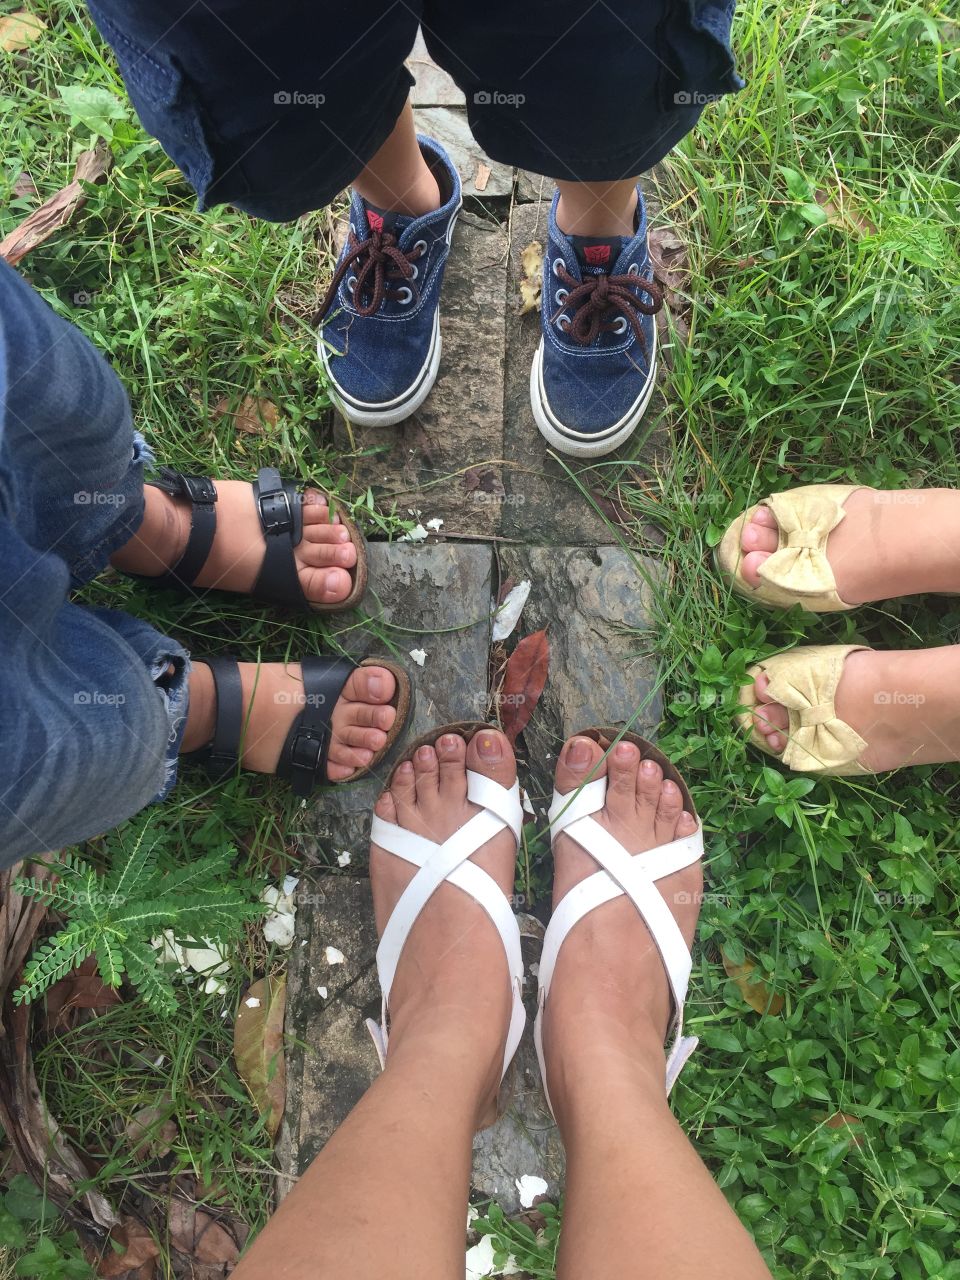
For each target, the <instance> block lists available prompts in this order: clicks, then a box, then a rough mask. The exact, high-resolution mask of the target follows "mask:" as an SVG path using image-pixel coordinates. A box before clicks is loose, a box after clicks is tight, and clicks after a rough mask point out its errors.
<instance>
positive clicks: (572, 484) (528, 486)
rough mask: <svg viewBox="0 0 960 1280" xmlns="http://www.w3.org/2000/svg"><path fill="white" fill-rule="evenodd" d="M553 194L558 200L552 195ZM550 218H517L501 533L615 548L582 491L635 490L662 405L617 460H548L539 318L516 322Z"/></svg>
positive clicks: (654, 441) (527, 211)
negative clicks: (526, 276) (624, 484)
mask: <svg viewBox="0 0 960 1280" xmlns="http://www.w3.org/2000/svg"><path fill="white" fill-rule="evenodd" d="M549 194H550V197H551V198H552V190H551V191H550V193H549ZM548 213H549V204H548V202H547V201H543V202H536V201H532V202H530V203H527V204H515V205H514V207H513V210H512V215H511V237H510V271H509V284H508V292H507V306H506V355H505V366H504V367H505V379H506V381H505V385H504V405H503V413H504V425H503V438H504V455H503V456H504V459H505V464H504V487H505V490H506V499H505V503H504V514H503V520H502V522H501V526H500V532H501V534H502V535H503V536H504V537H505V538H509V539H520V540H522V541H525V542H537V543H559V544H563V545H566V544H570V543H587V544H598V543H604V542H611V541H613V540H614V535H613V532H612V530H611V527H610V524H609V522H608V520H605V519H604V517H603V516H602V515H600V514H599V513H598V512H597V510H596V508H595V507H594V505H593V503H592V502H591V501H590V500H589V499H588V498H587V497H585V496H584V494H583V493H582V492H581V491H580V488H578V484H579V485H580V486H582V487H583V489H585V490H586V491H587V493H590V494H593V495H595V496H600V497H601V498H602V497H605V496H606V495H608V494H609V493H610V492H611V491H613V490H614V488H615V485H616V482H617V480H618V479H632V480H633V482H634V483H636V479H635V477H634V475H633V473H634V470H635V468H636V466H637V463H638V462H639V463H640V464H641V465H649V463H650V462H651V461H652V460H653V459H654V458H655V457H656V454H657V450H658V448H662V447H663V437H662V435H661V427H660V425H659V422H660V417H661V411H662V408H663V402H662V399H661V398H660V396H659V392H656V393H655V394H654V397H653V400H652V402H651V406H650V408H649V409H648V410H647V414H646V416H645V418H644V420H643V422H642V423H641V425H640V427H639V429H638V430H637V432H636V434H635V435H634V436H633V438H632V440H631V441H630V442H629V443H628V444H627V445H625V446H624V448H623V449H622V450H620V451H618V452H617V453H613V454H609V455H607V457H605V458H601V459H598V465H597V466H589V465H586V464H585V463H584V462H583V461H582V460H579V459H576V458H569V457H565V458H564V459H563V462H560V461H558V460H556V459H555V458H554V457H551V456H550V450H549V446H548V445H547V442H546V441H545V440H544V439H543V437H542V436H541V435H540V432H539V431H538V430H537V426H536V423H535V422H534V418H533V411H532V410H531V408H530V366H531V363H532V361H533V355H534V352H535V350H536V348H537V345H538V343H539V342H540V316H539V314H538V313H537V312H528V313H527V314H526V315H523V316H521V315H519V314H518V312H519V304H520V295H519V281H520V279H521V277H522V274H523V269H522V266H521V255H522V253H523V250H524V249H525V248H526V246H527V245H528V244H529V243H530V242H531V241H533V240H537V241H539V242H540V244H541V245H543V244H545V242H546V234H547V216H548ZM628 455H629V457H628ZM601 506H602V503H601Z"/></svg>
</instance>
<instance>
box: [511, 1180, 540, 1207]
mask: <svg viewBox="0 0 960 1280" xmlns="http://www.w3.org/2000/svg"><path fill="white" fill-rule="evenodd" d="M514 1182H515V1185H516V1188H517V1194H518V1195H519V1197H520V1203H521V1204H522V1205H523V1207H524V1209H529V1208H531V1207H532V1205H533V1202H534V1200H536V1198H537V1196H543V1195H546V1193H547V1184H546V1182H544V1180H543V1178H538V1177H537V1176H536V1174H533V1173H525V1174H524V1175H523V1177H522V1178H516V1179H514Z"/></svg>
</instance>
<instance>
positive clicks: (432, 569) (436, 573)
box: [299, 542, 492, 868]
mask: <svg viewBox="0 0 960 1280" xmlns="http://www.w3.org/2000/svg"><path fill="white" fill-rule="evenodd" d="M368 554H369V567H370V585H369V589H368V594H367V598H366V600H365V602H364V611H365V612H366V613H367V615H368V616H369V617H371V618H374V619H376V622H377V630H378V631H380V632H382V634H383V636H384V637H385V640H386V643H382V644H378V643H376V641H375V640H374V636H373V633H372V632H371V631H370V630H369V629H367V628H366V627H357V626H356V625H355V622H354V621H353V620H352V618H351V617H350V615H347V620H346V621H343V622H340V623H339V626H338V628H336V627H335V628H334V629H333V632H332V634H333V638H334V642H335V644H336V645H337V646H338V647H340V648H342V649H344V650H345V651H346V652H348V653H352V654H354V655H355V656H359V655H360V654H363V655H365V656H366V655H370V656H376V655H377V654H382V655H384V656H387V657H392V658H393V660H394V661H396V662H399V663H400V664H401V665H402V666H403V667H405V668H406V670H407V672H408V673H409V675H410V679H411V681H412V684H413V691H414V702H413V714H412V716H411V719H410V722H409V726H408V728H407V731H406V733H405V735H404V739H402V740H401V741H400V742H399V743H398V745H397V747H396V749H395V751H394V752H393V753H392V756H391V757H390V758H388V759H387V760H385V761H383V762H382V763H381V765H380V766H379V767H378V768H377V769H376V770H375V771H374V773H373V774H371V775H370V777H368V778H365V779H363V780H361V781H360V782H356V783H352V784H350V785H348V786H343V787H332V788H330V789H328V790H325V791H323V792H320V793H319V795H318V796H317V797H316V798H315V799H313V800H312V801H310V803H309V804H308V806H307V807H306V809H305V810H304V811H303V822H302V830H301V832H300V833H299V838H300V842H301V844H302V846H303V851H304V856H305V858H306V861H307V862H308V864H309V863H310V862H315V861H323V862H325V864H326V865H333V863H332V859H331V858H330V856H329V855H330V854H331V851H336V850H341V849H347V850H349V851H350V854H351V856H352V858H353V866H354V867H357V868H363V867H365V866H366V862H367V854H368V850H369V844H370V815H371V810H372V808H373V804H374V801H375V800H376V798H377V796H378V795H379V794H380V791H381V790H382V789H383V786H384V783H385V781H386V778H387V776H388V774H389V772H390V764H391V759H392V758H395V757H396V756H397V755H399V754H401V753H402V752H403V750H404V749H405V748H404V741H406V742H410V741H412V740H413V739H414V738H416V737H417V736H419V735H420V734H422V733H426V732H427V731H429V730H432V729H434V728H435V727H436V726H438V725H441V724H446V723H449V722H451V721H456V720H475V719H477V718H478V717H480V716H482V715H483V711H484V708H485V706H486V689H487V662H488V653H489V647H490V599H491V572H492V553H491V550H490V547H489V546H487V545H484V544H482V543H450V542H445V543H437V542H432V543H422V544H414V543H406V542H394V543H385V542H374V543H371V544H370V545H369V548H368ZM416 649H423V650H425V651H426V659H425V660H424V664H423V666H422V667H420V666H418V664H417V663H416V662H414V660H413V659H412V658H411V657H410V656H409V655H410V651H411V650H416ZM324 852H325V853H326V854H327V855H328V856H327V858H326V859H323V858H322V853H324Z"/></svg>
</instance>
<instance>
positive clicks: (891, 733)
mask: <svg viewBox="0 0 960 1280" xmlns="http://www.w3.org/2000/svg"><path fill="white" fill-rule="evenodd" d="M841 527H842V526H841ZM831 536H832V535H831ZM769 686H770V678H769V676H767V675H766V674H765V673H761V674H760V675H759V676H758V677H757V680H756V683H755V685H754V688H755V689H756V694H757V699H758V701H759V703H760V705H759V706H758V707H756V708H755V709H754V712H753V722H754V724H755V726H756V728H757V731H758V732H759V733H761V734H763V735H764V737H765V739H766V742H767V745H768V746H769V748H770V750H771V751H772V752H773V753H774V754H775V755H780V754H781V753H782V752H783V750H784V749H785V747H786V745H787V730H788V727H789V717H788V714H787V708H786V707H784V706H782V705H781V704H780V703H779V702H774V701H772V700H771V698H770V693H769ZM835 705H836V710H837V716H838V717H839V718H840V719H841V720H844V721H845V722H846V723H847V724H848V725H850V727H851V728H852V729H855V730H856V731H857V733H858V734H859V735H860V737H861V738H863V739H864V741H865V742H866V743H867V749H866V750H865V751H863V752H861V754H860V757H859V759H860V763H861V764H862V765H863V766H864V767H865V768H866V769H870V770H873V771H874V772H876V773H885V772H886V771H887V770H888V769H899V768H902V767H903V766H905V765H913V764H941V763H943V762H945V761H953V760H960V645H948V646H945V647H943V648H939V649H914V650H896V649H895V650H887V651H881V650H869V649H868V650H861V651H859V652H857V653H851V654H850V655H849V656H848V657H847V659H846V661H845V662H844V664H843V675H842V676H841V679H840V683H839V685H838V686H837V693H836V698H835Z"/></svg>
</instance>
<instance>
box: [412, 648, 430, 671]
mask: <svg viewBox="0 0 960 1280" xmlns="http://www.w3.org/2000/svg"><path fill="white" fill-rule="evenodd" d="M410 657H411V658H412V659H413V660H414V662H415V663H416V664H417V666H418V667H422V666H423V664H424V663H425V662H426V660H427V651H426V649H411V650H410Z"/></svg>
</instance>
